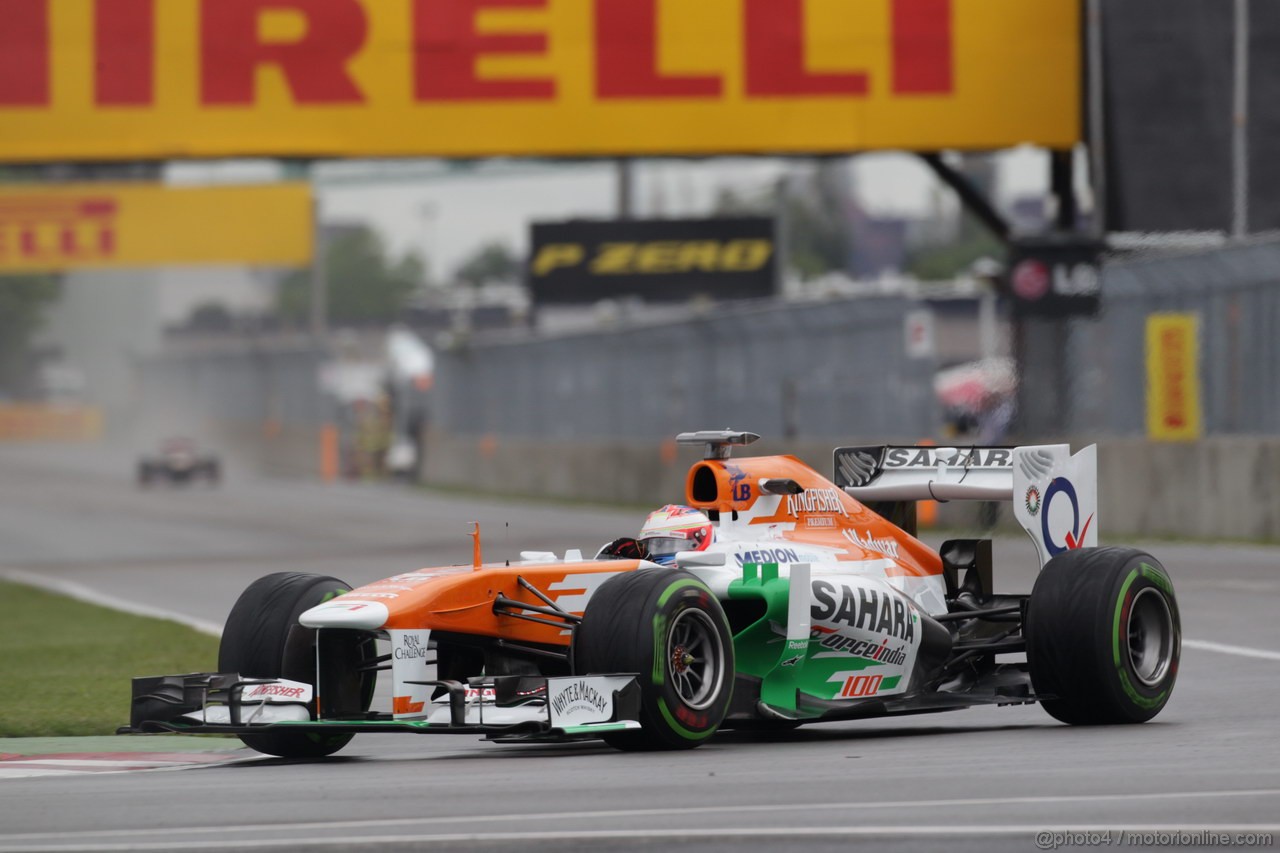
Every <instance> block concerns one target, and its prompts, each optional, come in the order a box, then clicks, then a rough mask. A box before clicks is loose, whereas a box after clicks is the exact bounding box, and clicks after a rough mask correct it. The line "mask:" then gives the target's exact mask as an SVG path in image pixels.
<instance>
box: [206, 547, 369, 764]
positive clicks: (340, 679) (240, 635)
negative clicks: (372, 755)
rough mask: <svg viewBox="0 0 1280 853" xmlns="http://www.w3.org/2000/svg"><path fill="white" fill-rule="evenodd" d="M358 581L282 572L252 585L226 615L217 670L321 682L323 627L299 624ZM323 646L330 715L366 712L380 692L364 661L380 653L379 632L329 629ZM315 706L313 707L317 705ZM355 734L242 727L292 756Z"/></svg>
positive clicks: (257, 744)
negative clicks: (318, 645) (301, 618)
mask: <svg viewBox="0 0 1280 853" xmlns="http://www.w3.org/2000/svg"><path fill="white" fill-rule="evenodd" d="M350 589H351V587H350V586H348V585H347V584H345V583H343V582H342V581H340V580H338V579H337V578H331V577H325V576H323V575H312V574H305V573H302V572H279V573H277V574H272V575H267V576H266V577H263V578H259V579H258V580H256V581H254V582H253V583H252V584H250V585H249V586H248V588H247V589H245V591H244V592H243V593H241V594H240V598H239V599H238V600H237V601H236V603H235V606H234V607H232V608H231V615H230V616H228V617H227V624H226V627H225V628H223V631H222V644H221V646H220V647H219V649H218V671H219V672H238V673H239V674H240V675H241V676H242V677H244V678H287V679H289V680H291V681H301V682H305V683H307V684H311V685H313V686H314V685H315V684H316V657H317V655H316V642H317V634H318V632H317V631H316V630H315V629H313V628H304V627H303V626H302V625H300V624H298V617H299V616H300V615H301V614H302V613H303V612H304V611H306V610H309V609H311V608H312V607H315V606H316V605H317V604H321V603H323V602H325V601H328V600H329V599H331V598H335V597H336V596H338V595H341V594H342V593H344V592H347V591H348V590H350ZM323 644H324V645H323V648H322V649H321V652H322V653H321V655H320V665H321V667H322V668H323V669H322V670H321V672H320V685H321V689H322V690H323V691H324V694H323V696H321V697H320V698H321V700H322V701H323V702H324V709H325V714H326V716H329V717H337V716H347V715H359V714H362V713H363V712H365V711H367V710H368V709H369V705H370V702H371V701H372V699H373V686H374V673H372V672H361V671H360V667H361V665H362V664H363V663H365V662H367V661H368V660H369V659H370V658H372V657H373V656H374V655H375V654H376V650H375V647H374V638H373V635H372V634H368V633H365V632H360V631H336V630H326V631H325V632H324V637H323ZM313 711H314V709H313ZM351 738H352V735H350V734H324V733H317V732H296V731H266V732H255V733H252V734H243V735H240V740H242V741H244V743H245V745H246V746H248V747H250V748H252V749H256V750H257V751H258V752H265V753H267V754H268V755H279V756H283V757H286V758H319V757H321V756H325V755H332V754H333V753H335V752H337V751H338V750H340V749H342V747H344V746H346V745H347V743H349V742H350V740H351Z"/></svg>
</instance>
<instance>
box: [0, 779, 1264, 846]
mask: <svg viewBox="0 0 1280 853" xmlns="http://www.w3.org/2000/svg"><path fill="white" fill-rule="evenodd" d="M1243 797H1278V798H1280V788H1249V789H1244V790H1234V791H1230V790H1228V791H1167V792H1159V793H1146V794H1069V795H1064V796H1041V797H981V798H978V797H969V798H964V799H949V800H890V801H867V800H858V801H856V802H839V803H764V804H760V805H724V806H686V807H683V808H681V807H677V808H655V809H609V810H604V811H576V812H533V813H529V814H510V813H507V814H493V813H489V814H478V815H475V814H472V815H451V816H449V817H406V818H385V819H379V818H375V819H369V820H336V821H309V822H307V823H260V824H243V825H241V826H230V825H227V824H218V825H216V826H182V827H169V828H158V827H149V828H145V829H94V830H77V831H72V832H30V833H14V834H7V835H0V844H5V843H13V842H16V841H37V840H40V839H50V838H58V839H62V838H78V837H89V838H104V837H107V836H122V835H124V836H131V837H144V836H148V835H151V836H154V835H200V834H205V833H217V834H222V835H225V834H227V833H231V832H296V831H317V832H333V831H335V830H340V829H341V830H379V829H382V830H386V829H390V828H391V827H399V828H409V827H415V826H438V825H441V824H451V823H473V822H476V821H484V822H485V823H508V822H515V823H530V822H534V821H547V820H551V821H557V820H558V821H567V820H613V819H619V818H645V817H659V818H671V817H679V816H697V815H707V814H720V815H732V814H742V813H744V812H745V813H763V812H797V811H799V812H809V811H853V810H859V809H933V808H956V807H969V806H1019V805H1063V804H1067V803H1094V802H1099V801H1101V802H1106V803H1119V802H1133V801H1139V800H1179V799H1217V798H1228V799H1238V798H1243ZM1042 828H1043V827H1042ZM295 840H296V839H295Z"/></svg>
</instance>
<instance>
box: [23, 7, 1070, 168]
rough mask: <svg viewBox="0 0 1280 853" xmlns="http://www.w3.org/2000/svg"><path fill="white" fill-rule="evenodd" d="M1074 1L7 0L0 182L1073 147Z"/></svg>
mask: <svg viewBox="0 0 1280 853" xmlns="http://www.w3.org/2000/svg"><path fill="white" fill-rule="evenodd" d="M1078 18H1079V0H0V161H42V160H44V161H48V160H75V159H87V160H109V159H131V158H147V159H161V158H175V157H225V156H237V155H267V156H270V155H277V156H315V157H328V156H353V157H356V156H415V155H416V156H445V157H449V156H456V157H474V156H483V155H586V156H589V155H616V154H715V153H735V152H737V153H754V152H799V153H804V152H840V151H855V150H867V149H878V148H905V149H928V150H936V149H940V148H967V149H982V148H997V147H1004V146H1009V145H1014V144H1019V143H1038V144H1042V145H1047V146H1053V147H1067V146H1070V145H1071V144H1073V143H1075V142H1076V141H1077V140H1078V139H1079V132H1080V131H1079V124H1080V122H1079V101H1080V97H1079V77H1080V71H1079V57H1078V54H1079V21H1078Z"/></svg>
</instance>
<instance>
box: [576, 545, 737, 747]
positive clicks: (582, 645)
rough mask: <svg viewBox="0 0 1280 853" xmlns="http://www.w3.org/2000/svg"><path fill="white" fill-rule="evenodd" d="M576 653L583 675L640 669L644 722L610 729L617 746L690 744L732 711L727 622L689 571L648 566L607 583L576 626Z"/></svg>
mask: <svg viewBox="0 0 1280 853" xmlns="http://www.w3.org/2000/svg"><path fill="white" fill-rule="evenodd" d="M572 656H573V668H574V672H575V673H578V674H582V675H589V674H606V673H625V672H634V673H639V677H638V679H637V680H638V681H639V685H640V724H641V726H642V728H641V730H640V731H629V732H613V733H611V734H608V735H605V738H604V739H605V741H606V742H607V743H608V744H609V745H611V746H614V747H617V748H618V749H626V750H637V749H690V748H692V747H695V746H698V745H699V744H701V743H703V742H704V741H706V740H707V738H709V737H711V735H713V734H715V732H716V729H717V728H718V727H719V725H720V723H721V721H723V720H724V716H725V714H726V713H727V712H728V710H729V699H730V697H731V696H732V693H733V679H734V665H733V639H732V636H731V635H730V633H729V624H728V621H727V620H726V619H725V616H724V611H723V610H722V609H721V607H720V603H719V602H718V601H716V599H715V597H714V596H713V595H712V594H711V591H710V590H709V589H707V587H706V585H705V584H704V583H703V582H702V581H700V580H699V579H698V578H697V577H695V576H694V575H692V574H690V573H688V572H685V571H667V570H642V571H636V572H629V573H627V574H624V575H619V576H618V577H616V578H613V579H612V580H609V581H607V582H606V583H604V584H603V585H602V586H601V587H600V589H599V590H597V591H596V592H595V594H593V595H592V596H591V600H590V601H589V602H588V604H587V609H586V612H585V613H584V614H583V617H582V623H581V624H580V625H578V627H577V629H576V630H575V631H574V636H573V650H572Z"/></svg>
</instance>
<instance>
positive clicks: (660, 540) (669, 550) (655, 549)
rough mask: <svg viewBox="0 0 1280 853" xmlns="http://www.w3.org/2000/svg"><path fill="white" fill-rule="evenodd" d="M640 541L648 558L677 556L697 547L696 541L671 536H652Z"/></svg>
mask: <svg viewBox="0 0 1280 853" xmlns="http://www.w3.org/2000/svg"><path fill="white" fill-rule="evenodd" d="M640 541H641V543H642V544H643V545H644V550H645V553H647V554H648V555H649V556H650V557H669V556H671V555H672V554H678V553H680V552H681V551H692V550H693V549H694V548H696V547H698V543H697V542H696V541H694V540H693V539H685V538H683V537H682V538H679V539H677V538H675V537H673V536H654V537H652V538H649V539H642V540H640Z"/></svg>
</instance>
